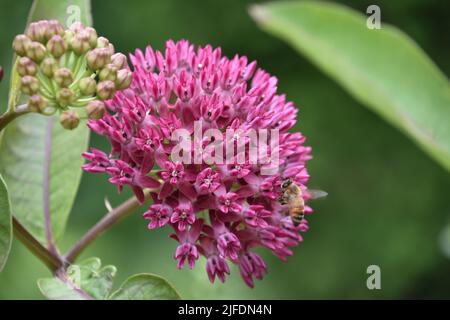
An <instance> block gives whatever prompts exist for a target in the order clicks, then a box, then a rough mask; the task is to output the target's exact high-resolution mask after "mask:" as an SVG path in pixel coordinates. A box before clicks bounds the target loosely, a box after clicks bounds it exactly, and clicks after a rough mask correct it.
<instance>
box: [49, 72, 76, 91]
mask: <svg viewBox="0 0 450 320" xmlns="http://www.w3.org/2000/svg"><path fill="white" fill-rule="evenodd" d="M54 77H55V81H56V83H57V84H58V86H60V87H61V88H67V87H68V86H70V85H71V83H72V81H73V76H72V72H71V71H70V70H69V69H67V68H61V69H58V70H56V71H55V75H54Z"/></svg>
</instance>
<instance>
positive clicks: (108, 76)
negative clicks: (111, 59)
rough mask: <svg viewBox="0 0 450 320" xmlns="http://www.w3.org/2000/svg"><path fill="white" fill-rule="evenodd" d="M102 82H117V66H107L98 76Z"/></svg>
mask: <svg viewBox="0 0 450 320" xmlns="http://www.w3.org/2000/svg"><path fill="white" fill-rule="evenodd" d="M98 77H99V79H100V81H103V80H111V81H115V80H116V78H117V67H116V65H115V64H112V63H110V64H107V65H106V66H105V67H104V68H103V69H102V70H101V71H100V73H99V75H98Z"/></svg>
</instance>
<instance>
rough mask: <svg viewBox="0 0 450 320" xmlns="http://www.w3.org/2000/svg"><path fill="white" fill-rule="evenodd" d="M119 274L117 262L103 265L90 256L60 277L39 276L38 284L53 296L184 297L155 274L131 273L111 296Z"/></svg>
mask: <svg viewBox="0 0 450 320" xmlns="http://www.w3.org/2000/svg"><path fill="white" fill-rule="evenodd" d="M115 274H116V268H115V267H114V266H105V267H103V268H102V267H101V261H100V259H98V258H90V259H87V260H85V261H83V262H81V263H79V264H74V265H71V266H70V267H69V268H68V270H67V272H66V273H64V274H59V275H58V277H54V278H46V279H40V280H38V286H39V289H40V290H41V292H42V294H43V295H44V296H46V297H47V298H48V299H51V300H92V299H95V300H105V299H112V300H159V299H180V296H179V295H178V293H177V292H176V291H175V289H174V288H172V287H171V286H170V284H169V283H168V282H167V281H166V280H164V279H163V278H161V277H158V276H155V275H151V274H137V275H134V276H131V277H130V278H128V279H127V280H126V281H125V282H124V283H123V284H122V286H121V287H120V288H119V289H118V290H117V291H116V292H114V293H112V294H111V296H110V297H109V298H108V296H109V294H110V292H111V289H112V285H113V278H114V276H115Z"/></svg>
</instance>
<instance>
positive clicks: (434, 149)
mask: <svg viewBox="0 0 450 320" xmlns="http://www.w3.org/2000/svg"><path fill="white" fill-rule="evenodd" d="M251 14H252V16H253V18H254V19H256V21H257V22H258V23H259V24H260V25H261V27H262V28H263V29H264V30H266V31H268V32H270V33H272V34H274V35H276V36H278V37H280V38H282V39H284V40H285V41H287V42H289V43H290V44H291V45H292V46H293V47H294V48H296V49H297V50H299V51H300V52H301V53H303V54H304V55H305V56H306V57H307V58H309V59H310V60H311V61H312V62H313V63H315V64H316V65H317V66H318V67H319V68H321V69H322V70H323V71H324V72H325V73H327V74H328V75H329V76H331V77H332V78H333V79H335V80H336V81H337V82H338V83H339V84H341V85H342V86H343V87H344V88H345V89H346V90H348V91H349V92H350V94H352V95H353V96H354V97H355V98H356V99H357V100H359V101H360V102H361V103H363V104H364V105H367V106H368V107H370V108H372V109H373V110H374V111H375V112H377V113H379V114H380V115H381V116H382V117H384V118H385V119H386V120H387V121H389V122H390V123H391V124H393V125H394V126H396V127H397V128H399V129H401V130H402V131H404V132H405V133H406V134H408V135H409V136H410V137H412V138H413V139H414V140H415V141H416V142H417V143H418V144H419V145H420V146H421V147H422V148H423V149H424V150H425V151H426V152H428V153H429V154H430V155H431V156H432V157H434V159H435V160H437V161H438V162H439V163H441V164H442V165H443V166H444V167H445V168H447V169H448V170H450V126H449V125H448V121H449V120H448V119H450V108H449V106H450V86H449V82H448V80H447V78H446V76H445V75H444V74H443V73H442V72H441V71H440V70H439V69H438V68H437V67H436V65H435V64H434V63H433V62H432V61H431V60H430V59H429V58H428V56H427V55H426V54H425V53H424V52H423V51H422V50H421V49H420V48H419V47H418V45H417V44H416V43H415V42H414V41H413V40H412V39H411V38H409V37H408V36H407V35H406V34H404V33H403V32H401V31H400V30H398V29H397V28H395V27H393V26H390V25H388V24H384V23H383V24H382V29H379V30H371V29H369V28H367V26H366V19H367V17H365V16H363V15H362V14H360V13H357V12H356V11H353V10H350V9H348V8H346V7H344V6H341V5H338V4H333V3H326V2H310V1H304V2H303V1H302V2H276V3H269V4H264V5H257V6H254V7H252V9H251Z"/></svg>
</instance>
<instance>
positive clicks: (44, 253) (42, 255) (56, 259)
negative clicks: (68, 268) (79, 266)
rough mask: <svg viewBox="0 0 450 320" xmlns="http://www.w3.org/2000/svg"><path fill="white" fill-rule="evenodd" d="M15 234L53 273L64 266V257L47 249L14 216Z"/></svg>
mask: <svg viewBox="0 0 450 320" xmlns="http://www.w3.org/2000/svg"><path fill="white" fill-rule="evenodd" d="M13 227H14V234H15V235H16V237H17V238H19V240H20V241H21V242H22V243H23V244H24V245H25V246H26V247H27V248H28V249H29V250H30V251H31V252H32V253H33V254H34V255H35V256H36V257H37V258H39V259H40V260H41V261H42V262H43V263H44V264H45V265H46V266H47V267H48V268H49V269H50V271H52V272H53V273H55V272H56V271H57V270H58V269H60V268H61V267H62V266H63V262H62V259H61V257H60V256H59V255H57V254H56V253H52V252H50V251H49V250H47V249H46V248H45V247H44V246H43V245H42V244H41V243H40V242H39V241H38V240H36V238H35V237H33V235H32V234H31V233H29V232H28V230H27V229H26V228H25V227H24V226H23V225H22V224H21V223H20V222H19V220H17V219H16V218H15V217H14V216H13Z"/></svg>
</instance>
